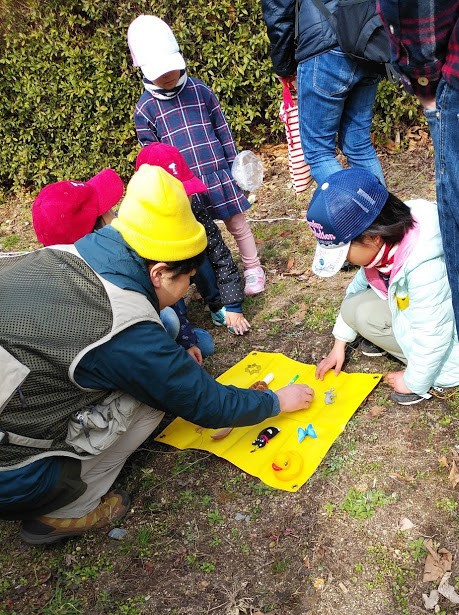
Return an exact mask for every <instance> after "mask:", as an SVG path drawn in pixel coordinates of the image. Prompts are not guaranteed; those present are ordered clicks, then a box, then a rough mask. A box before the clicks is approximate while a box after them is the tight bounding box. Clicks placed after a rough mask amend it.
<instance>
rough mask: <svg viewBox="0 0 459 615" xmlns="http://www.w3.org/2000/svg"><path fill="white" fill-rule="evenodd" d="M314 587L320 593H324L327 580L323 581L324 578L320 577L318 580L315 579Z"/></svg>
mask: <svg viewBox="0 0 459 615" xmlns="http://www.w3.org/2000/svg"><path fill="white" fill-rule="evenodd" d="M313 586H314V589H317V590H318V591H322V590H323V588H324V587H325V579H322V577H318V578H317V579H314V582H313Z"/></svg>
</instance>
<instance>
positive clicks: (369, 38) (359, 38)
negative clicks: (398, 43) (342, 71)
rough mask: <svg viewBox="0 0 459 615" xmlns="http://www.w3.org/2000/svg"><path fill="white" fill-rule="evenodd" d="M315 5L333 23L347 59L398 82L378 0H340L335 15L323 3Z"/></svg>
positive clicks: (317, 1)
mask: <svg viewBox="0 0 459 615" xmlns="http://www.w3.org/2000/svg"><path fill="white" fill-rule="evenodd" d="M312 1H313V3H314V5H315V6H316V7H317V8H318V9H319V11H320V12H321V13H322V14H323V15H324V16H325V17H326V18H327V19H328V21H329V22H330V25H331V26H332V28H333V30H334V31H335V34H336V38H337V40H338V45H339V46H340V48H341V50H342V51H343V52H344V53H345V54H346V55H348V56H350V57H351V58H352V59H353V60H355V61H356V62H358V63H359V64H364V65H365V66H366V67H367V68H368V69H369V70H371V71H373V72H376V73H379V74H382V75H386V76H388V77H389V78H390V79H392V80H393V79H394V77H395V75H396V73H395V71H394V69H393V68H392V66H391V65H390V46H389V37H388V36H387V34H386V31H385V30H384V26H383V24H382V21H381V18H380V17H379V15H378V12H377V10H376V0H338V5H337V7H336V11H335V12H334V13H331V12H330V11H329V10H328V8H327V7H326V6H325V4H324V3H323V2H321V0H312ZM397 80H398V78H397Z"/></svg>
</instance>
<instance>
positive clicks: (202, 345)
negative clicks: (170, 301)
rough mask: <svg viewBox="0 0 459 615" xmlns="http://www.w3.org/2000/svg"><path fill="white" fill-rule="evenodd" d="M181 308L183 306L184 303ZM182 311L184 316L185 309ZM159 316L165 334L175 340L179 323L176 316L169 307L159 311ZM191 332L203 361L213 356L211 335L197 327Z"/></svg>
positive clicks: (213, 346) (213, 347)
mask: <svg viewBox="0 0 459 615" xmlns="http://www.w3.org/2000/svg"><path fill="white" fill-rule="evenodd" d="M180 301H181V302H182V301H183V299H180ZM183 306H185V302H184V301H183ZM179 309H180V307H179ZM184 309H185V311H182V309H180V311H181V312H182V313H183V314H185V315H186V308H184ZM159 316H160V318H161V322H162V323H163V325H164V328H165V329H166V331H167V333H168V334H169V336H170V337H171V338H172V339H173V340H175V338H176V337H177V335H178V334H179V331H180V321H179V319H178V316H177V314H176V313H175V311H174V310H173V309H172V308H171V307H166V308H164V309H163V310H161V312H160V314H159ZM193 331H194V332H195V333H196V337H197V338H198V343H197V344H196V346H197V347H198V348H199V350H200V351H201V354H202V357H203V359H205V358H206V357H210V356H211V355H213V354H214V352H215V343H214V338H213V337H212V335H211V334H210V333H209V332H208V331H206V330H205V329H199V328H198V327H193Z"/></svg>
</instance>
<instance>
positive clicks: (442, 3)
mask: <svg viewBox="0 0 459 615" xmlns="http://www.w3.org/2000/svg"><path fill="white" fill-rule="evenodd" d="M379 11H380V14H381V18H382V20H383V23H384V26H385V28H386V30H387V33H388V34H389V38H390V41H391V56H392V57H391V61H392V63H393V64H394V65H395V66H398V68H399V70H400V72H401V74H402V81H403V83H404V85H405V88H406V89H407V90H408V91H409V92H411V93H414V94H416V96H417V97H418V98H419V100H420V102H421V104H422V106H423V108H424V113H425V116H426V118H427V121H428V122H429V127H430V134H431V136H432V141H433V145H434V150H435V168H436V180H437V202H438V213H439V219H440V230H441V235H442V239H443V248H444V252H445V261H446V268H447V271H448V279H449V283H450V286H451V294H452V299H453V308H454V315H455V318H456V327H457V326H459V285H458V280H459V121H458V117H459V0H429V2H427V0H420V1H416V0H410V2H393V1H392V0H391V1H389V0H381V2H380V5H379Z"/></svg>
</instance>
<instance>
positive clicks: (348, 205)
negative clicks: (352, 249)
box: [306, 169, 389, 278]
mask: <svg viewBox="0 0 459 615" xmlns="http://www.w3.org/2000/svg"><path fill="white" fill-rule="evenodd" d="M388 196H389V193H388V191H387V190H386V188H385V186H383V185H382V183H381V182H380V181H379V179H378V178H377V177H376V175H373V173H371V172H370V171H366V170H364V169H343V170H342V171H338V172H337V173H333V175H330V176H329V177H327V179H326V181H325V182H324V183H323V184H322V185H321V186H319V187H318V188H317V189H316V191H315V192H314V195H313V197H312V200H311V203H310V205H309V208H308V212H307V214H306V221H307V223H308V224H309V228H310V229H311V231H312V232H313V234H314V236H315V238H316V239H317V242H318V244H317V248H316V253H315V255H314V261H313V263H312V271H313V272H314V273H315V274H316V275H318V276H319V277H322V278H329V277H331V276H333V275H335V273H337V272H338V271H339V270H340V269H341V267H342V266H343V263H344V261H345V260H346V257H347V254H348V252H349V246H350V243H351V241H352V240H353V239H355V238H356V237H358V236H359V235H361V234H362V233H363V231H365V230H366V229H367V228H368V227H369V226H370V225H371V224H372V223H373V222H374V221H375V220H376V218H377V217H378V215H379V213H380V212H381V210H382V208H383V207H384V204H385V203H386V201H387V197H388Z"/></svg>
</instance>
